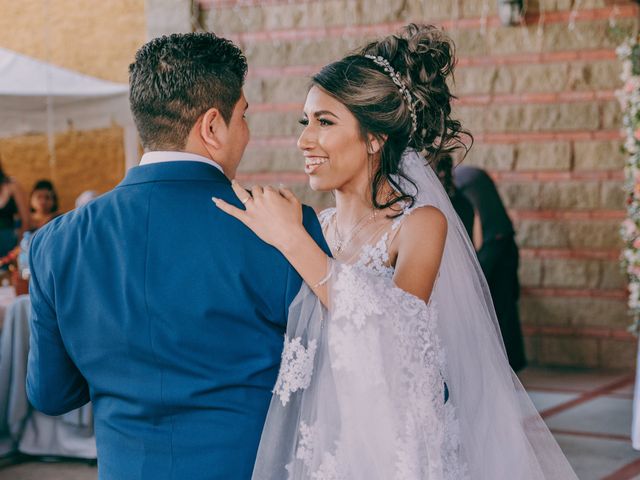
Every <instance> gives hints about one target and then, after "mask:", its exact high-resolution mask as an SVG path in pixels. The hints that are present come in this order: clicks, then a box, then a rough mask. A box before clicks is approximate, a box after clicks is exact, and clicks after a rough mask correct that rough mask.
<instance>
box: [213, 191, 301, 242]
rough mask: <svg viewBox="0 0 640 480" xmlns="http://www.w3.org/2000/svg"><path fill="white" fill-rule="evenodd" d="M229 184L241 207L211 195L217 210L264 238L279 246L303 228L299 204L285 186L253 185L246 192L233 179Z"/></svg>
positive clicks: (265, 240)
mask: <svg viewBox="0 0 640 480" xmlns="http://www.w3.org/2000/svg"><path fill="white" fill-rule="evenodd" d="M231 186H232V188H233V191H234V193H235V194H236V196H237V197H238V199H239V200H240V201H241V202H242V203H243V204H244V207H245V209H244V210H242V209H240V208H237V207H234V206H233V205H231V204H229V203H227V202H225V201H224V200H222V199H219V198H215V197H214V198H212V200H213V202H214V203H215V204H216V206H217V207H218V208H219V209H220V210H222V211H223V212H225V213H228V214H229V215H231V216H232V217H235V218H237V219H238V220H240V221H241V222H242V223H244V224H245V225H246V226H247V227H249V228H250V229H251V230H253V232H254V233H255V234H256V235H257V236H258V237H260V238H261V239H262V240H263V241H264V242H266V243H268V244H270V245H272V246H274V247H276V248H277V249H279V250H283V249H284V248H286V247H287V242H288V241H289V239H291V238H292V237H293V236H294V235H293V234H294V233H297V232H298V231H300V230H303V229H304V227H303V225H302V204H301V203H300V201H299V200H298V198H297V197H296V196H295V195H294V194H293V192H292V191H291V190H289V189H288V188H284V187H281V188H275V187H271V186H266V187H260V186H255V187H253V188H252V189H251V193H249V192H248V191H247V190H245V189H244V187H242V186H241V185H240V184H239V183H238V182H236V181H235V180H233V181H232V182H231Z"/></svg>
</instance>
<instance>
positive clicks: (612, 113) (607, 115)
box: [600, 101, 622, 130]
mask: <svg viewBox="0 0 640 480" xmlns="http://www.w3.org/2000/svg"><path fill="white" fill-rule="evenodd" d="M600 108H601V109H602V114H601V118H602V127H601V128H602V129H603V130H615V129H618V128H622V110H621V109H620V104H619V103H618V102H617V101H611V102H607V103H604V104H602V106H601V107H600Z"/></svg>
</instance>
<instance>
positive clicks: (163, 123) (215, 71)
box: [129, 33, 247, 150]
mask: <svg viewBox="0 0 640 480" xmlns="http://www.w3.org/2000/svg"><path fill="white" fill-rule="evenodd" d="M246 74H247V60H246V58H245V56H244V55H243V54H242V52H241V51H240V49H239V48H238V47H237V46H236V45H234V44H233V43H232V42H231V41H229V40H227V39H224V38H220V37H217V36H215V35H214V34H213V33H185V34H177V33H176V34H172V35H169V36H166V35H165V36H162V37H159V38H155V39H153V40H151V41H150V42H148V43H146V44H145V45H143V46H142V47H141V48H140V50H138V51H137V52H136V58H135V61H134V62H133V63H132V64H131V65H129V103H130V105H131V112H132V113H133V118H134V120H135V123H136V126H137V128H138V133H139V135H140V140H141V142H142V146H143V147H144V148H145V149H146V150H181V149H183V148H184V147H185V145H186V142H187V137H188V136H189V132H190V131H191V129H192V128H193V125H194V124H195V123H196V120H197V119H198V117H199V116H200V115H202V114H203V113H204V112H206V111H207V110H208V109H210V108H213V107H215V108H217V109H218V110H219V111H220V113H221V114H222V118H223V119H224V120H225V122H227V123H229V120H230V119H231V115H232V113H233V108H234V106H235V104H236V103H237V102H238V100H239V99H240V95H241V92H242V85H243V84H244V79H245V76H246Z"/></svg>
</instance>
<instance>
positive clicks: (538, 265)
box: [518, 258, 542, 287]
mask: <svg viewBox="0 0 640 480" xmlns="http://www.w3.org/2000/svg"><path fill="white" fill-rule="evenodd" d="M518 277H519V279H520V283H521V284H522V285H523V286H525V287H539V286H540V283H541V281H542V260H540V259H539V258H521V259H520V268H519V270H518Z"/></svg>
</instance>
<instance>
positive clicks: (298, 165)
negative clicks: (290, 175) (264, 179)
mask: <svg viewBox="0 0 640 480" xmlns="http://www.w3.org/2000/svg"><path fill="white" fill-rule="evenodd" d="M249 145H251V144H249ZM303 169H304V160H303V158H302V153H301V152H300V150H298V149H297V148H296V146H295V145H291V146H290V147H277V148H273V147H268V148H264V147H255V148H254V147H251V146H249V147H248V148H247V150H246V151H245V154H244V157H243V159H242V162H241V163H240V168H239V169H238V171H239V172H243V173H246V172H283V171H286V172H300V171H303Z"/></svg>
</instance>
